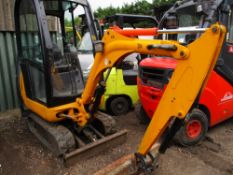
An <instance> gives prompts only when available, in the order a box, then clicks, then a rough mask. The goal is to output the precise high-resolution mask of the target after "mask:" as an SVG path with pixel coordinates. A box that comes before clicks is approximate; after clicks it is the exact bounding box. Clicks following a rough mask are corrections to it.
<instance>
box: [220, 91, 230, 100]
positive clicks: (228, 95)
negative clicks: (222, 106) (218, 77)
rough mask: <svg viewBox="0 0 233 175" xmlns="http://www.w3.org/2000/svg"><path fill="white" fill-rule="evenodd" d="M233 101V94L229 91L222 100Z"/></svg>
mask: <svg viewBox="0 0 233 175" xmlns="http://www.w3.org/2000/svg"><path fill="white" fill-rule="evenodd" d="M231 99H233V94H232V93H231V92H230V91H228V92H226V93H225V95H224V96H223V98H222V99H221V102H224V101H227V100H231Z"/></svg>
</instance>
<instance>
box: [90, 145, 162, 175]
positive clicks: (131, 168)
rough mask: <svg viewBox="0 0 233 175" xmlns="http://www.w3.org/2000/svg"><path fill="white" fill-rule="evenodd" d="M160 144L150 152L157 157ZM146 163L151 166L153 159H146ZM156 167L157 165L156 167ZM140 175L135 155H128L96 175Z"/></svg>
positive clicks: (154, 146)
mask: <svg viewBox="0 0 233 175" xmlns="http://www.w3.org/2000/svg"><path fill="white" fill-rule="evenodd" d="M159 146H160V144H155V145H153V147H152V148H151V150H150V153H151V154H152V155H153V156H154V157H156V155H158V151H159ZM146 163H148V164H151V163H152V162H151V159H150V158H148V159H146ZM155 166H156V165H155ZM136 174H138V167H137V163H136V159H135V155H134V154H130V155H126V156H124V157H122V158H120V159H118V160H116V161H114V162H112V163H110V164H109V165H107V166H106V167H104V168H103V169H101V170H99V171H97V172H96V173H95V174H94V175H136Z"/></svg>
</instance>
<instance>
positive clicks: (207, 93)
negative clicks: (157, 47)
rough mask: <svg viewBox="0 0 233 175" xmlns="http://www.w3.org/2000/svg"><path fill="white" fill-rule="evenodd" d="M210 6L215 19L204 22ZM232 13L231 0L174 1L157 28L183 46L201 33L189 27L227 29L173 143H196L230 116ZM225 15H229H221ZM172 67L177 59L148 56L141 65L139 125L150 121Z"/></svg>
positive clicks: (232, 100)
mask: <svg viewBox="0 0 233 175" xmlns="http://www.w3.org/2000/svg"><path fill="white" fill-rule="evenodd" d="M212 3H215V4H216V5H215V9H214V11H215V18H213V19H205V18H206V13H207V12H208V11H209V10H210V9H208V7H210V6H211V4H212ZM232 12H233V0H188V1H187V0H186V1H182V2H180V1H179V2H176V3H175V4H174V5H173V6H172V7H171V8H170V9H169V10H168V11H167V12H166V13H165V14H164V16H163V17H162V19H161V21H160V24H159V28H160V29H164V28H166V29H170V30H171V34H169V35H166V36H163V37H165V38H169V39H174V40H177V41H178V42H180V43H183V44H184V45H186V44H189V43H191V42H192V41H194V40H195V39H196V38H198V37H199V36H200V34H192V33H190V32H189V29H190V28H206V27H209V26H207V24H206V23H205V22H204V21H211V23H214V22H216V21H220V22H221V23H222V24H224V25H225V26H227V29H228V33H227V36H226V38H225V42H224V45H223V48H222V50H221V54H220V56H219V59H218V61H217V64H216V66H215V69H214V70H213V71H212V73H211V76H210V79H209V81H208V83H207V84H206V86H205V89H204V90H203V92H202V94H201V95H200V97H199V100H198V101H196V103H195V107H194V108H193V109H192V111H190V112H189V114H188V115H187V116H186V119H185V120H184V124H183V127H182V128H181V129H180V130H179V131H178V132H177V134H176V140H177V141H178V143H179V144H181V145H183V146H191V145H194V144H197V143H198V142H199V141H201V140H203V139H204V138H205V135H206V133H207V130H208V128H209V127H213V126H215V125H216V124H218V123H220V122H222V121H225V120H227V119H229V118H231V117H232V116H233V107H232V106H233V13H232ZM224 13H225V14H226V13H227V14H228V15H223V14H224ZM223 16H228V18H225V17H223ZM175 28H176V29H177V28H178V29H179V30H180V31H182V32H184V31H187V33H185V34H183V33H182V34H181V33H179V32H178V33H173V32H172V29H175ZM206 44H211V43H206ZM203 59H205V58H203ZM200 64H201V63H200ZM175 67H176V60H174V59H172V58H164V57H150V58H145V59H143V60H142V61H141V62H140V64H139V76H138V79H137V85H138V94H139V97H140V101H141V103H139V104H138V105H137V107H136V116H137V117H138V118H139V119H140V121H141V123H147V122H148V121H149V120H150V119H151V118H152V116H153V113H154V111H155V110H156V107H157V105H158V103H159V101H160V99H161V97H162V95H163V92H164V90H165V88H166V85H167V84H168V82H169V79H170V78H171V76H172V73H173V70H174V69H175Z"/></svg>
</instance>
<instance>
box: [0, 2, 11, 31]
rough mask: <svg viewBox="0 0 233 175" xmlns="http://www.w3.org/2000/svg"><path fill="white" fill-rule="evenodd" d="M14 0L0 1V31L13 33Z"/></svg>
mask: <svg viewBox="0 0 233 175" xmlns="http://www.w3.org/2000/svg"><path fill="white" fill-rule="evenodd" d="M13 12H14V0H0V31H14V16H13Z"/></svg>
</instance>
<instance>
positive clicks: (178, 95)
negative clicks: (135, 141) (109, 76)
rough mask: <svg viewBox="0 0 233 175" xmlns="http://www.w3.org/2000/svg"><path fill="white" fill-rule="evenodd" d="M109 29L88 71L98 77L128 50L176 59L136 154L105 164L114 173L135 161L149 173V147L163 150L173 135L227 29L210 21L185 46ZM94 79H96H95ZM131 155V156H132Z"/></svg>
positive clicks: (124, 169)
mask: <svg viewBox="0 0 233 175" xmlns="http://www.w3.org/2000/svg"><path fill="white" fill-rule="evenodd" d="M108 32H109V33H108V34H107V35H105V38H104V39H103V42H104V43H105V50H104V52H103V53H101V54H98V55H97V59H98V60H95V65H94V66H95V67H94V68H93V71H92V72H91V75H94V77H95V76H96V77H99V73H100V72H102V71H103V70H104V69H105V68H108V67H111V66H113V65H114V64H115V62H116V61H117V60H119V59H120V58H121V57H122V56H124V55H126V54H128V53H131V52H139V53H147V54H152V55H160V56H170V57H173V58H175V59H177V60H178V64H177V66H176V69H175V71H174V73H173V75H172V77H171V79H170V81H169V84H168V86H167V88H166V90H165V92H164V94H163V97H162V99H161V100H160V103H159V105H158V107H157V110H156V111H155V113H154V116H153V119H152V121H151V122H150V125H149V127H148V128H147V130H146V132H145V135H144V137H143V139H142V141H141V143H140V145H139V148H138V150H137V153H135V156H129V157H130V158H129V159H130V161H129V160H127V162H126V161H125V160H124V161H123V162H125V163H122V167H120V165H118V166H117V167H115V168H117V169H115V170H114V169H113V168H114V166H115V164H118V163H119V161H118V162H114V163H113V164H111V165H112V166H111V165H109V166H107V167H106V168H107V169H108V170H107V171H108V172H110V171H109V170H110V169H111V172H117V173H115V174H123V173H125V172H126V168H125V164H129V166H130V165H132V166H134V163H129V162H136V165H137V168H138V169H137V172H139V173H140V172H143V173H145V174H150V173H151V172H152V171H153V170H152V169H153V168H152V166H151V164H152V163H151V162H153V161H154V160H155V159H154V157H153V156H152V155H151V153H150V151H151V150H150V149H151V148H152V149H153V145H154V144H155V143H156V145H159V147H160V149H159V151H160V152H164V151H165V150H166V144H165V143H166V142H168V141H169V140H170V139H171V138H172V136H173V135H175V133H173V132H175V131H176V130H178V129H179V125H180V126H181V124H180V123H181V122H180V121H182V120H183V119H184V118H185V116H186V115H187V113H188V112H189V111H190V109H191V108H192V106H193V105H194V103H195V101H196V100H197V99H198V96H199V95H200V93H201V92H202V89H203V87H204V86H205V83H206V82H207V80H208V77H209V75H210V72H211V71H212V70H213V67H214V65H215V63H216V60H217V58H218V55H219V53H220V50H221V47H222V43H223V41H224V38H225V33H226V29H225V27H224V26H222V25H219V24H215V25H212V26H211V27H210V28H208V29H206V31H205V32H204V33H203V34H202V36H201V37H200V38H198V39H197V40H196V41H194V42H193V43H191V44H189V45H188V46H187V47H185V46H181V45H179V44H177V43H176V42H175V41H160V40H153V41H148V40H147V41H146V40H145V41H144V40H137V39H132V38H124V37H123V36H121V35H119V34H117V33H115V32H114V31H108ZM119 38H121V39H119ZM118 39H119V40H118ZM172 48H173V49H172ZM104 59H107V60H108V63H109V64H104V63H103V61H104ZM95 81H96V82H97V81H98V80H95ZM89 83H90V80H89ZM94 86H96V83H94V84H92V85H91V84H88V86H87V89H86V90H85V91H84V92H85V93H90V94H91V92H92V91H93V89H94ZM85 93H84V95H83V97H84V98H83V99H85V101H88V100H90V98H89V97H88V96H86V95H87V94H85ZM173 119H174V120H175V121H174V122H172V123H173V125H172V126H170V127H169V129H170V130H171V131H170V134H169V133H168V136H167V137H166V136H165V139H161V140H162V142H161V143H159V140H160V138H161V136H162V135H163V134H164V133H165V130H166V129H168V126H169V125H170V122H171V121H172V120H173ZM169 129H168V130H169ZM164 145H165V146H164ZM161 147H162V148H161ZM156 148H157V146H156ZM153 150H154V149H153ZM153 152H154V151H153ZM156 152H157V151H156ZM147 155H148V156H147ZM132 157H134V158H133V159H132ZM148 157H150V160H149V163H150V164H148V161H147V160H148V159H146V158H148ZM122 160H123V159H122ZM109 167H110V168H109ZM128 169H131V168H128ZM120 170H123V171H120ZM130 171H131V170H130ZM103 172H104V173H103ZM96 174H98V175H100V174H101V175H102V174H108V173H106V171H105V169H102V170H101V171H100V172H98V173H96ZM112 174H114V173H112ZM127 174H130V173H127Z"/></svg>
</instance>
